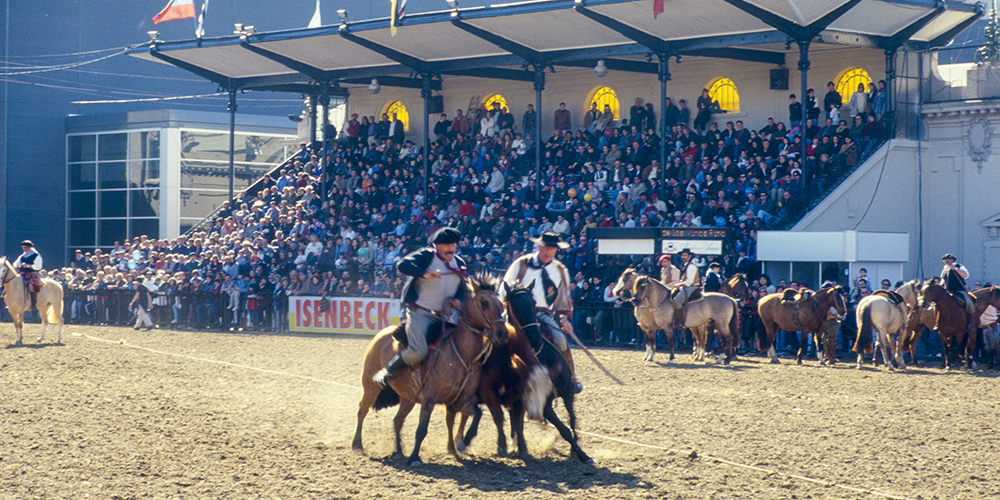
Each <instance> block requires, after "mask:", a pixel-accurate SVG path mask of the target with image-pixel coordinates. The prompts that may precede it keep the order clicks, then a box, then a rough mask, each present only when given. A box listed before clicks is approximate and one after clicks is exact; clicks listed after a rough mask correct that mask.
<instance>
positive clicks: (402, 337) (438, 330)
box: [392, 319, 457, 349]
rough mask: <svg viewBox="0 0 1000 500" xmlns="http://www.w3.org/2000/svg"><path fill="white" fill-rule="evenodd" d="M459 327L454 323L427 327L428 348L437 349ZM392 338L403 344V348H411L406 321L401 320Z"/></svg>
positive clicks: (442, 323)
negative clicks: (439, 343)
mask: <svg viewBox="0 0 1000 500" xmlns="http://www.w3.org/2000/svg"><path fill="white" fill-rule="evenodd" d="M456 326H457V325H455V324H453V323H446V322H444V321H435V322H434V323H431V325H430V326H429V327H427V348H428V349H434V348H436V347H437V344H438V342H440V341H441V340H444V339H446V338H448V336H449V335H451V334H452V332H454V331H455V327H456ZM392 338H394V339H396V340H398V341H399V343H400V344H403V348H404V349H405V348H407V347H409V346H410V341H409V339H407V338H406V320H405V319H404V320H401V321H400V322H399V325H397V326H396V329H395V330H393V331H392Z"/></svg>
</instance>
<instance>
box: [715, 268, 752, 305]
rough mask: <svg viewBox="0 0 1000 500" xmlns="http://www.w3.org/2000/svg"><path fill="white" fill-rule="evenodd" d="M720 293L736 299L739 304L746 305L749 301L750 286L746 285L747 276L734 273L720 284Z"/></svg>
mask: <svg viewBox="0 0 1000 500" xmlns="http://www.w3.org/2000/svg"><path fill="white" fill-rule="evenodd" d="M722 293H724V294H726V295H728V296H730V297H732V298H734V299H736V300H738V301H739V303H740V304H741V305H742V304H746V303H747V302H749V301H750V286H749V284H748V283H747V275H745V274H743V273H736V274H734V275H732V277H730V278H729V279H728V280H726V282H725V283H723V284H722Z"/></svg>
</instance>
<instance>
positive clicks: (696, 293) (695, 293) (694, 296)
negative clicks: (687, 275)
mask: <svg viewBox="0 0 1000 500" xmlns="http://www.w3.org/2000/svg"><path fill="white" fill-rule="evenodd" d="M684 289H685V287H681V286H679V287H677V288H674V289H673V290H671V291H670V298H671V299H672V300H673V299H676V298H677V295H678V294H680V293H681V290H684ZM703 298H705V296H704V295H702V292H701V288H695V289H694V290H692V291H691V294H690V295H688V297H687V300H685V301H684V303H685V304H686V303H688V302H694V301H696V300H701V299H703Z"/></svg>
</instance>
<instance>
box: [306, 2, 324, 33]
mask: <svg viewBox="0 0 1000 500" xmlns="http://www.w3.org/2000/svg"><path fill="white" fill-rule="evenodd" d="M322 25H323V18H322V17H320V15H319V0H316V12H314V13H313V17H312V19H310V20H309V26H307V27H308V28H319V27H320V26H322Z"/></svg>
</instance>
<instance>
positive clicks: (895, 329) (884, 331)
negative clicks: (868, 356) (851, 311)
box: [854, 293, 909, 371]
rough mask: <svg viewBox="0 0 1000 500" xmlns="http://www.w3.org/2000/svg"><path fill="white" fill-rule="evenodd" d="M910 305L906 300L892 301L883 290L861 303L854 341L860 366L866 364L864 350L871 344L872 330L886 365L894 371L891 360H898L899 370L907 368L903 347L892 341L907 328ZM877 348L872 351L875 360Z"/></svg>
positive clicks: (862, 300)
mask: <svg viewBox="0 0 1000 500" xmlns="http://www.w3.org/2000/svg"><path fill="white" fill-rule="evenodd" d="M908 314H909V308H908V307H907V306H906V302H900V303H899V304H893V303H892V301H891V300H889V298H888V297H886V296H884V295H881V294H878V293H876V294H873V295H869V296H867V297H865V298H863V299H861V302H859V303H858V313H857V317H858V341H857V342H856V343H855V345H854V352H856V353H858V369H859V370H860V369H861V365H862V364H863V360H864V354H865V352H866V351H868V350H869V349H870V348H871V345H872V331H873V330H874V331H875V332H877V334H878V338H877V339H876V340H875V348H876V349H878V348H879V347H880V346H881V348H882V359H884V360H885V365H886V366H887V367H889V370H890V371H893V368H892V363H893V360H895V362H896V364H897V365H898V366H899V369H900V370H905V369H906V364H905V363H904V362H903V350H902V349H901V348H897V346H896V344H895V343H893V341H892V336H893V335H900V336H902V335H903V333H905V332H904V329H905V328H906V318H907V315H908ZM875 357H876V356H875V352H874V351H873V352H872V364H874V363H875Z"/></svg>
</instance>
